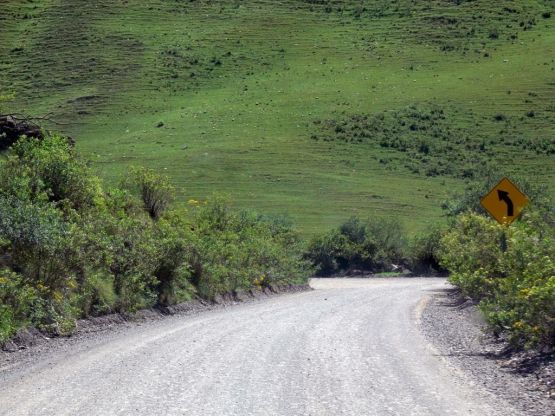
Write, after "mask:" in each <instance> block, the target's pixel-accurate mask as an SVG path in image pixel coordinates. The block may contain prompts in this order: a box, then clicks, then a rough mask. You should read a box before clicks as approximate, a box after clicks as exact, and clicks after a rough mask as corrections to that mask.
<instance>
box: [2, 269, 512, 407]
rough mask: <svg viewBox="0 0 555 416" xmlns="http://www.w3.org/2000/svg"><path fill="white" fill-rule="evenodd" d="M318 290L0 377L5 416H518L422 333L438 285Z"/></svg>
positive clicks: (100, 342) (43, 358)
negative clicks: (429, 301)
mask: <svg viewBox="0 0 555 416" xmlns="http://www.w3.org/2000/svg"><path fill="white" fill-rule="evenodd" d="M311 284H312V286H313V287H314V288H315V289H316V290H314V291H309V292H302V293H295V294H286V295H282V296H279V297H274V298H270V299H267V300H263V301H259V302H251V303H246V304H242V305H237V306H233V307H231V308H227V309H225V310H222V309H220V310H213V311H208V312H203V313H200V314H198V315H196V316H189V317H179V316H174V317H170V318H168V319H164V320H161V321H154V322H150V323H146V324H142V325H135V326H131V327H129V328H125V329H124V330H121V331H117V332H115V333H112V334H108V335H99V336H98V338H95V339H93V340H90V339H89V340H83V342H81V343H79V342H78V343H73V344H72V345H71V348H66V349H57V350H54V351H51V352H49V353H45V354H40V355H39V356H38V357H37V359H36V360H35V362H33V363H27V364H25V365H22V366H17V365H16V366H13V367H11V368H9V369H4V370H2V371H0V414H2V415H10V416H16V415H87V416H90V415H155V414H156V415H203V416H204V415H218V416H222V415H272V416H274V415H287V416H293V415H333V416H337V415H350V416H351V415H380V416H384V415H426V416H429V415H441V416H446V415H488V416H491V415H493V416H495V415H504V416H507V415H519V414H521V413H518V411H516V410H514V409H512V408H511V407H510V405H509V404H508V403H506V402H504V401H502V400H501V399H498V398H497V397H496V396H495V395H493V394H491V393H488V392H487V391H486V390H484V389H482V388H481V387H480V386H479V385H477V384H474V383H472V382H471V381H470V379H469V378H468V377H467V376H466V375H465V373H463V372H460V371H458V370H457V369H456V368H455V367H452V366H451V365H449V363H448V362H447V361H446V360H445V358H443V357H442V356H440V355H439V354H438V353H437V352H436V350H435V349H434V348H433V347H432V346H431V344H430V343H429V342H428V341H427V340H426V338H425V337H424V336H423V335H422V334H421V333H420V331H419V329H418V321H419V319H420V314H421V312H422V310H423V308H424V306H425V304H426V301H427V299H429V298H430V296H431V294H432V293H433V291H435V290H437V289H440V288H443V287H445V281H444V280H443V279H435V278H426V279H424V278H422V279H421V278H413V279H401V278H399V279H397V278H384V279H314V280H313V281H312V282H311Z"/></svg>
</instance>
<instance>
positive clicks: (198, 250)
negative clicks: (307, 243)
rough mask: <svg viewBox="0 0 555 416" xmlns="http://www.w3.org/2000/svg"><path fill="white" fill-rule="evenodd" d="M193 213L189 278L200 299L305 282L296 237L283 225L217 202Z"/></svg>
mask: <svg viewBox="0 0 555 416" xmlns="http://www.w3.org/2000/svg"><path fill="white" fill-rule="evenodd" d="M194 214H195V215H194V217H193V223H194V224H195V225H194V236H195V240H194V247H192V249H191V251H190V252H191V256H192V257H193V259H192V260H191V261H190V263H192V264H194V265H195V266H194V267H192V276H191V278H192V281H193V282H196V283H197V285H198V291H199V293H200V294H201V295H202V296H204V297H208V298H212V297H214V296H215V295H216V294H218V293H223V292H230V291H238V290H245V289H248V288H250V287H255V286H258V287H263V286H268V285H271V284H289V283H302V282H305V281H306V277H307V276H308V274H309V273H310V268H309V265H308V263H307V262H306V261H304V260H303V258H302V256H301V252H302V251H301V240H300V237H299V235H298V234H297V232H296V231H295V230H294V229H293V228H292V227H291V226H290V225H289V224H287V223H286V222H284V221H283V220H281V219H277V220H276V219H269V218H268V217H261V216H259V215H257V214H256V213H252V212H248V211H239V212H237V211H233V210H231V208H230V207H229V204H228V203H227V201H226V199H225V198H221V197H216V198H214V199H213V200H211V201H209V202H208V204H207V205H202V206H197V207H196V208H195V213H194Z"/></svg>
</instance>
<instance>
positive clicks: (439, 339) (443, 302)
mask: <svg viewBox="0 0 555 416" xmlns="http://www.w3.org/2000/svg"><path fill="white" fill-rule="evenodd" d="M420 326H421V330H422V332H423V333H424V335H425V336H426V338H427V339H428V340H429V342H430V343H431V344H432V345H433V346H434V348H435V349H436V350H437V351H438V354H439V355H440V356H441V357H443V358H445V360H446V361H447V362H448V363H449V365H451V366H453V367H454V368H456V369H458V370H459V371H461V372H462V373H464V374H465V376H466V377H467V378H468V379H469V380H470V381H471V382H473V383H475V384H477V385H480V386H482V387H483V388H484V389H485V390H487V391H488V392H490V393H492V394H494V395H496V396H497V397H499V398H501V399H503V400H506V401H507V402H508V403H510V404H511V405H512V406H514V407H515V408H517V409H519V410H521V411H522V412H523V413H525V414H526V415H528V416H539V415H546V416H547V415H548V416H553V415H555V394H554V392H555V379H554V376H555V362H554V361H553V356H552V355H551V356H547V355H542V354H538V353H534V352H521V353H516V354H515V353H511V352H510V349H509V348H508V344H507V343H506V342H505V341H504V340H503V339H495V338H494V337H493V336H492V335H490V334H488V332H487V327H486V323H485V321H484V320H483V318H482V316H481V314H480V311H479V310H478V308H477V307H476V305H474V304H473V303H472V302H471V301H470V300H465V299H462V298H461V296H460V294H459V293H458V292H457V291H456V290H455V289H454V288H452V287H447V288H443V289H440V290H438V291H436V292H435V293H433V295H432V296H431V298H430V300H429V302H428V304H427V306H426V308H425V309H424V311H423V313H422V316H421V319H420Z"/></svg>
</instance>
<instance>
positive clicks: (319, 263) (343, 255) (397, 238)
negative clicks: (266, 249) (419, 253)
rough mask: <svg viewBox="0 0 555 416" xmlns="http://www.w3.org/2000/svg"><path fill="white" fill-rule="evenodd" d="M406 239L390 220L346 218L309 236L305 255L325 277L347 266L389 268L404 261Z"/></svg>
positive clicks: (400, 228)
mask: <svg viewBox="0 0 555 416" xmlns="http://www.w3.org/2000/svg"><path fill="white" fill-rule="evenodd" d="M405 253H406V241H405V238H404V231H403V228H402V226H401V224H400V223H399V222H398V221H397V220H394V219H379V220H378V219H372V220H368V221H366V222H362V221H361V220H359V219H358V218H350V219H349V220H347V221H346V222H344V223H343V224H341V225H340V226H339V227H338V228H337V229H335V230H331V231H330V232H328V233H327V234H324V235H320V236H317V237H315V238H313V239H312V240H311V241H310V243H309V245H308V247H307V249H306V252H305V257H306V258H307V259H308V260H310V261H311V262H312V264H313V265H314V266H315V267H316V269H317V274H319V275H322V276H326V275H331V274H334V273H340V272H344V271H348V270H351V269H363V270H367V271H371V272H381V271H390V270H392V268H393V267H394V266H395V265H402V264H405V263H406V254H405Z"/></svg>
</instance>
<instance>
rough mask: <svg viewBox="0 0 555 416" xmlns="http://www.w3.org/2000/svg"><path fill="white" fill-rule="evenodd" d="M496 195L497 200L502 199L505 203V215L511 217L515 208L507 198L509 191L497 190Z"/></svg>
mask: <svg viewBox="0 0 555 416" xmlns="http://www.w3.org/2000/svg"><path fill="white" fill-rule="evenodd" d="M497 196H499V200H500V201H503V202H505V203H506V204H507V217H512V216H513V215H514V214H515V208H514V205H513V201H512V200H511V198H509V193H508V192H506V191H499V190H498V191H497Z"/></svg>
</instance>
